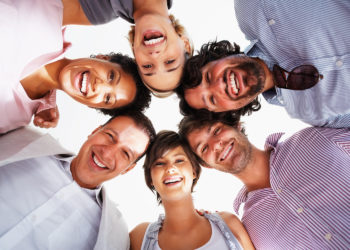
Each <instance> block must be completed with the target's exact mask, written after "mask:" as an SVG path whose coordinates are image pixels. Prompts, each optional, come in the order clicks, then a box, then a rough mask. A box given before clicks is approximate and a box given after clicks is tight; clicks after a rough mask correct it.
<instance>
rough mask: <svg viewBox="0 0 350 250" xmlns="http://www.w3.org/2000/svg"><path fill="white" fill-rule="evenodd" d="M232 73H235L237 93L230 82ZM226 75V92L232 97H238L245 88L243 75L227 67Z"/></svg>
mask: <svg viewBox="0 0 350 250" xmlns="http://www.w3.org/2000/svg"><path fill="white" fill-rule="evenodd" d="M232 73H233V74H234V78H235V81H236V85H237V88H238V92H237V94H236V93H235V92H234V90H233V87H232V86H231V83H230V75H231V74H232ZM224 76H225V80H224V82H225V84H226V89H227V91H226V93H227V94H228V95H229V97H230V98H231V99H236V98H237V97H238V96H240V94H241V93H242V90H243V88H244V85H243V78H242V75H241V74H239V73H238V72H236V71H234V70H232V69H227V70H226V71H225V73H224Z"/></svg>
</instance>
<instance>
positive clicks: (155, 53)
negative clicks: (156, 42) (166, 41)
mask: <svg viewBox="0 0 350 250" xmlns="http://www.w3.org/2000/svg"><path fill="white" fill-rule="evenodd" d="M159 53H160V50H151V51H150V52H149V55H150V56H152V57H157V56H158V55H159Z"/></svg>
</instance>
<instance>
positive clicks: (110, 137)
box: [105, 132, 114, 141]
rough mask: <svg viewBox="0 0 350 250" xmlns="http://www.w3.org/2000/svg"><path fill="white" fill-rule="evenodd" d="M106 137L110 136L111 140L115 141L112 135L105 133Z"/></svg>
mask: <svg viewBox="0 0 350 250" xmlns="http://www.w3.org/2000/svg"><path fill="white" fill-rule="evenodd" d="M105 134H106V135H108V137H109V139H111V140H112V141H114V137H113V135H112V134H111V133H108V132H105Z"/></svg>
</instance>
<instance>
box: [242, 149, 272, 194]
mask: <svg viewBox="0 0 350 250" xmlns="http://www.w3.org/2000/svg"><path fill="white" fill-rule="evenodd" d="M252 154H253V155H252V161H251V162H250V163H249V164H248V165H247V167H246V168H245V169H244V170H243V171H242V172H240V173H238V174H235V176H236V177H237V178H239V179H240V180H241V181H242V182H243V183H244V185H245V186H246V187H247V189H248V192H250V191H253V190H257V189H262V188H268V187H271V184H270V151H263V150H260V149H257V148H256V147H254V146H253V151H252Z"/></svg>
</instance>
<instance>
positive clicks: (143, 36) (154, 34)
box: [142, 29, 167, 48]
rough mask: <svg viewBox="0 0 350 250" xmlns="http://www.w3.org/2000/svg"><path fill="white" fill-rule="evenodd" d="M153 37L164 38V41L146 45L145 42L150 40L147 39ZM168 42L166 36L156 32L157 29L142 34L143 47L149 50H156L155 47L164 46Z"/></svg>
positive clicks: (160, 40)
mask: <svg viewBox="0 0 350 250" xmlns="http://www.w3.org/2000/svg"><path fill="white" fill-rule="evenodd" d="M152 36H153V37H162V39H159V41H156V42H154V43H152V44H147V43H145V40H148V39H145V37H152ZM166 40H167V39H166V36H165V34H164V33H163V32H161V31H159V30H155V29H152V30H146V31H145V32H143V34H142V45H143V46H145V47H147V48H154V47H157V46H160V45H162V44H164V43H165V42H166Z"/></svg>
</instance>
